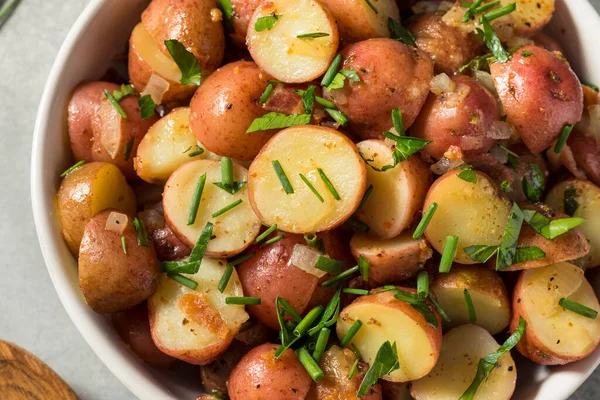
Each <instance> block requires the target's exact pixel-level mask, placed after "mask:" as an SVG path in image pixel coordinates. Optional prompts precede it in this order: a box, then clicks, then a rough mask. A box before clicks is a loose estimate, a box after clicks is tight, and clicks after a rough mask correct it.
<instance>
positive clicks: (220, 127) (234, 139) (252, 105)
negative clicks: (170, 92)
mask: <svg viewBox="0 0 600 400" xmlns="http://www.w3.org/2000/svg"><path fill="white" fill-rule="evenodd" d="M268 79H271V77H270V76H268V75H267V74H266V73H264V72H263V71H261V69H260V68H258V66H257V65H256V64H255V63H253V62H250V61H238V62H234V63H231V64H227V65H225V66H223V67H222V68H220V69H218V70H217V71H215V73H214V74H212V75H211V76H210V77H209V78H208V79H206V81H204V82H203V83H202V86H200V88H199V89H198V91H197V92H196V94H195V95H194V98H193V99H192V102H191V104H190V126H191V128H192V131H193V132H194V134H195V135H196V138H197V139H198V141H200V142H201V143H202V144H204V146H206V148H207V149H208V150H210V151H212V152H213V153H216V154H218V155H220V156H226V157H231V158H235V159H238V160H244V161H249V160H252V159H253V158H254V157H255V156H256V155H257V154H258V152H259V151H260V149H261V148H262V147H263V145H264V144H265V143H266V142H267V141H268V140H269V139H270V138H271V136H273V134H274V133H275V132H273V131H259V132H252V133H250V134H247V133H246V130H247V129H248V127H249V126H250V124H252V121H254V119H256V118H258V117H260V116H262V115H264V114H266V111H265V110H264V109H263V107H262V105H261V104H260V102H259V99H260V97H261V95H262V94H263V92H264V91H265V89H266V88H267V85H268V82H267V80H268Z"/></svg>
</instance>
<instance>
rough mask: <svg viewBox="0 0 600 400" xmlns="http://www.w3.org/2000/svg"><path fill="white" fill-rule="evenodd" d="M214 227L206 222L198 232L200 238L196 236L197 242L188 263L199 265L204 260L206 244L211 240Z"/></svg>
mask: <svg viewBox="0 0 600 400" xmlns="http://www.w3.org/2000/svg"><path fill="white" fill-rule="evenodd" d="M213 228H214V225H213V223H212V222H207V223H206V225H204V228H203V229H202V232H200V236H198V240H196V244H195V245H194V248H193V249H192V252H191V253H190V258H189V261H191V262H198V263H200V262H201V261H202V259H203V258H204V253H205V252H206V247H208V242H210V240H211V239H212V232H213Z"/></svg>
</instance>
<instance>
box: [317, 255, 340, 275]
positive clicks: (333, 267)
mask: <svg viewBox="0 0 600 400" xmlns="http://www.w3.org/2000/svg"><path fill="white" fill-rule="evenodd" d="M343 266H344V262H343V261H338V260H334V259H332V258H329V257H326V256H319V258H318V259H317V262H316V263H315V268H317V269H320V270H321V271H325V272H327V273H330V274H332V275H337V274H339V273H340V272H341V271H342V267H343Z"/></svg>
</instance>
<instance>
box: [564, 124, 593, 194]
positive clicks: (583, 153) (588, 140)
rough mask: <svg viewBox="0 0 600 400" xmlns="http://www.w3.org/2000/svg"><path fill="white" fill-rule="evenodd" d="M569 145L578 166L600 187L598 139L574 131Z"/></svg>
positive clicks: (570, 136) (568, 142) (568, 141)
mask: <svg viewBox="0 0 600 400" xmlns="http://www.w3.org/2000/svg"><path fill="white" fill-rule="evenodd" d="M567 144H568V145H569V147H570V148H571V151H572V152H573V157H574V158H575V162H576V163H577V166H578V167H579V168H581V169H582V170H583V172H584V173H585V175H586V177H587V178H588V179H589V180H590V181H592V182H594V183H595V184H596V185H600V144H598V141H597V140H596V137H595V136H593V135H590V134H588V133H584V132H581V131H579V130H574V131H573V132H571V134H570V135H569V139H568V140H567Z"/></svg>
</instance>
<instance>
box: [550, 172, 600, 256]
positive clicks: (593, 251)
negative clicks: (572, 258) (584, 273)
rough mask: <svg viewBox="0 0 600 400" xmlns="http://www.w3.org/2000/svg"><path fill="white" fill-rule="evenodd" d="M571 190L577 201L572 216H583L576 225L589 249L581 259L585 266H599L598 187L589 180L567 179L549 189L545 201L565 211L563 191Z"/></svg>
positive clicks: (599, 190) (599, 201)
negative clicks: (584, 220) (582, 219)
mask: <svg viewBox="0 0 600 400" xmlns="http://www.w3.org/2000/svg"><path fill="white" fill-rule="evenodd" d="M567 191H570V192H573V194H574V196H573V199H574V200H575V201H576V202H577V209H576V211H575V213H574V214H573V216H574V217H581V218H585V219H586V222H585V223H584V224H582V225H580V226H579V227H578V230H579V231H581V232H582V233H583V235H584V236H585V238H586V239H587V242H588V243H589V247H590V251H589V253H588V254H587V255H586V256H585V257H584V258H583V259H582V260H581V261H582V263H583V266H584V267H585V268H593V267H597V266H600V212H599V211H600V188H599V187H598V186H596V185H594V184H593V183H592V182H590V181H585V180H581V179H567V180H566V181H563V182H561V183H558V184H556V185H554V186H553V187H552V189H550V191H549V192H548V196H546V203H548V205H549V206H550V207H552V208H554V209H555V210H558V211H560V212H565V192H567Z"/></svg>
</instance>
